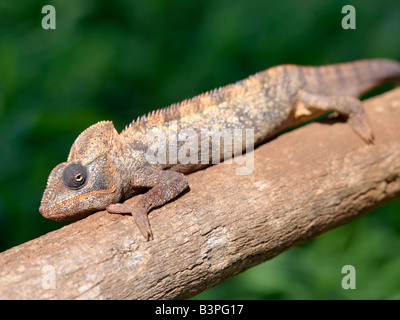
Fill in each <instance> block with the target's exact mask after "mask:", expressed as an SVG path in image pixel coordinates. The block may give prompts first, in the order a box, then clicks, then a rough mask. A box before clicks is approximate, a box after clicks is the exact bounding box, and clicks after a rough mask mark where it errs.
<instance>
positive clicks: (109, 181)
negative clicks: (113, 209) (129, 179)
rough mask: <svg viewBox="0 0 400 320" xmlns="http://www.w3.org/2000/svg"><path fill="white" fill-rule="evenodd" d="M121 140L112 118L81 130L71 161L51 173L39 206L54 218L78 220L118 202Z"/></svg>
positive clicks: (48, 215)
mask: <svg viewBox="0 0 400 320" xmlns="http://www.w3.org/2000/svg"><path fill="white" fill-rule="evenodd" d="M121 150H122V149H121V142H120V139H119V136H118V133H117V131H116V130H115V128H114V126H113V124H112V122H109V121H102V122H99V123H97V124H95V125H93V126H91V127H89V128H88V129H86V130H85V131H84V132H82V133H81V134H80V136H79V137H78V138H77V139H76V140H75V142H74V144H73V145H72V148H71V151H70V153H69V156H68V160H67V162H63V163H61V164H59V165H58V166H57V167H55V168H54V169H53V171H52V172H51V173H50V176H49V178H48V181H47V187H46V190H45V191H44V194H43V198H42V202H41V205H40V208H39V211H40V213H41V214H42V215H43V216H44V217H46V218H49V219H51V220H58V221H63V220H78V219H81V218H84V217H86V216H87V215H89V214H90V213H93V212H94V211H97V210H102V209H105V208H106V207H107V205H109V204H111V203H115V202H118V201H119V200H120V197H121V190H118V189H117V187H116V186H117V185H118V184H117V183H116V179H118V178H119V177H117V176H116V175H117V172H118V171H117V170H115V165H114V159H117V158H118V156H119V153H120V152H121Z"/></svg>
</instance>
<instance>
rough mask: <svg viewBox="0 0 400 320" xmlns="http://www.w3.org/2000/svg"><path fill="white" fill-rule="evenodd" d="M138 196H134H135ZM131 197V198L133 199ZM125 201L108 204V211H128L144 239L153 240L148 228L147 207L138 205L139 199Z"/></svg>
mask: <svg viewBox="0 0 400 320" xmlns="http://www.w3.org/2000/svg"><path fill="white" fill-rule="evenodd" d="M137 197H139V196H136V197H135V198H137ZM135 198H133V199H132V200H134V199H135ZM130 202H131V201H129V200H128V201H127V202H125V203H116V204H110V205H109V206H108V207H107V211H108V212H109V213H130V214H131V215H132V217H133V219H135V222H136V225H137V226H138V228H139V230H140V232H141V233H142V235H143V237H144V238H145V239H146V241H149V240H153V232H152V231H151V228H150V221H149V217H148V211H149V210H148V209H147V208H145V207H142V206H140V205H139V206H138V203H139V201H132V202H133V203H130Z"/></svg>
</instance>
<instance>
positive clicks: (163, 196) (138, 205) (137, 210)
mask: <svg viewBox="0 0 400 320" xmlns="http://www.w3.org/2000/svg"><path fill="white" fill-rule="evenodd" d="M139 180H143V181H142V183H141V184H142V185H143V187H150V188H151V189H150V190H149V191H147V192H146V193H144V194H141V195H137V196H135V197H133V198H132V199H130V200H127V201H125V202H124V203H116V204H111V205H109V206H108V207H107V211H108V212H109V213H130V214H132V216H133V218H134V219H135V222H136V225H137V226H138V228H139V230H140V232H141V233H142V234H143V236H144V237H145V239H146V240H149V239H153V233H152V231H151V228H150V222H149V218H148V213H149V211H150V210H151V209H153V208H155V207H158V206H161V205H163V204H164V203H166V202H168V201H170V200H172V199H174V198H175V197H177V196H178V195H179V194H181V193H182V192H183V191H184V190H185V189H186V188H187V187H188V182H187V180H186V177H185V176H184V175H183V174H182V173H178V172H174V171H163V170H158V169H154V170H152V169H149V170H147V171H146V175H145V176H143V177H139V178H138V180H137V181H135V182H136V184H138V183H140V181H139Z"/></svg>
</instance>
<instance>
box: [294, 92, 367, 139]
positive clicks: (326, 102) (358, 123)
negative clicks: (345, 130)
mask: <svg viewBox="0 0 400 320" xmlns="http://www.w3.org/2000/svg"><path fill="white" fill-rule="evenodd" d="M298 97H299V101H298V103H299V105H301V107H302V108H306V109H309V108H315V109H319V110H323V111H337V112H339V113H340V114H342V115H344V116H347V117H348V120H347V122H348V124H349V125H350V126H351V128H352V129H353V130H354V131H355V132H356V133H357V134H358V135H359V136H360V137H361V138H362V139H363V140H364V141H365V142H366V143H368V144H370V143H373V142H374V134H373V132H372V129H371V126H370V124H369V121H368V117H367V114H366V113H365V110H364V107H363V106H362V104H361V101H360V100H358V99H356V98H354V97H351V96H323V95H318V94H313V93H309V92H306V91H304V90H301V91H300V92H299V96H298Z"/></svg>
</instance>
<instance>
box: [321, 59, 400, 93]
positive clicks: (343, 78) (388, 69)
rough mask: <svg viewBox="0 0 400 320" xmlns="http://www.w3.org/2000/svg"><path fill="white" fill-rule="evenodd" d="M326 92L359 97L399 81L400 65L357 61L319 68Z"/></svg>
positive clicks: (391, 62) (382, 60) (383, 60)
mask: <svg viewBox="0 0 400 320" xmlns="http://www.w3.org/2000/svg"><path fill="white" fill-rule="evenodd" d="M319 71H320V74H321V76H322V78H323V80H324V81H322V82H323V83H324V85H325V86H328V88H327V90H328V91H331V92H343V93H345V94H347V95H350V96H353V97H360V96H362V95H363V94H364V93H366V92H368V91H369V90H371V89H373V88H376V87H378V86H379V85H381V84H383V83H385V82H389V81H395V80H397V81H400V63H399V62H397V61H394V60H389V59H370V60H358V61H354V62H347V63H339V64H333V65H327V66H321V67H319Z"/></svg>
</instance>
